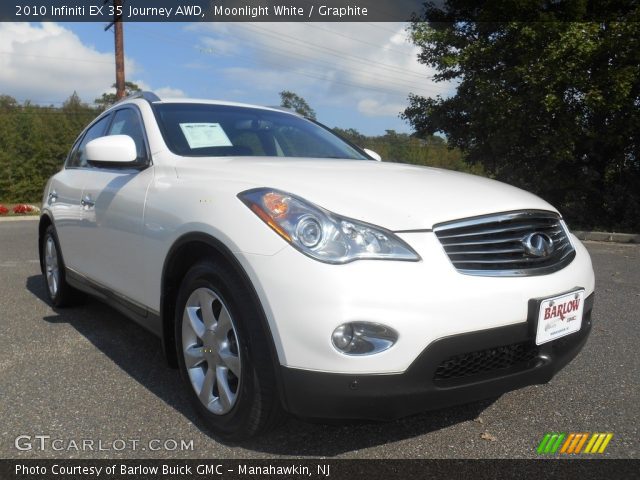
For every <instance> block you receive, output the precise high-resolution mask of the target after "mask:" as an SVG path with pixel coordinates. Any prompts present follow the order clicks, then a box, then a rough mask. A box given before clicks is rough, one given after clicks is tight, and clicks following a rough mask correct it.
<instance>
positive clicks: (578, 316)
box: [536, 290, 584, 345]
mask: <svg viewBox="0 0 640 480" xmlns="http://www.w3.org/2000/svg"><path fill="white" fill-rule="evenodd" d="M583 309H584V290H576V291H575V292H571V293H566V294H564V295H559V296H557V297H552V298H546V299H544V300H543V301H542V302H540V311H539V312H538V329H537V333H536V345H542V344H543V343H547V342H550V341H552V340H555V339H556V338H560V337H564V336H565V335H569V334H571V333H575V332H577V331H578V330H580V327H581V326H582V311H583Z"/></svg>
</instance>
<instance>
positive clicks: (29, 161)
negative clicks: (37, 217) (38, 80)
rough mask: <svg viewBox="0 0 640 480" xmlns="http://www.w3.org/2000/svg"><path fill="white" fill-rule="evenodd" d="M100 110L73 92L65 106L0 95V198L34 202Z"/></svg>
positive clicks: (5, 200) (11, 200)
mask: <svg viewBox="0 0 640 480" xmlns="http://www.w3.org/2000/svg"><path fill="white" fill-rule="evenodd" d="M97 114H98V110H96V109H95V108H92V107H90V106H88V105H86V104H84V103H82V102H81V101H80V98H79V97H78V95H77V94H75V93H74V94H73V95H71V96H70V97H69V98H68V99H67V100H66V101H65V102H64V103H63V105H62V108H54V107H53V106H36V105H32V104H31V103H29V102H25V103H23V104H19V103H18V102H17V101H16V100H15V99H14V98H12V97H9V96H6V95H0V145H1V146H2V148H0V201H3V202H25V201H27V202H35V201H37V200H39V199H40V197H41V195H42V190H43V188H44V184H45V183H46V181H47V179H48V178H49V177H50V176H51V175H52V174H54V173H55V172H57V171H58V170H60V167H61V166H62V164H63V163H64V160H65V158H66V155H67V153H68V151H69V149H70V148H71V145H72V143H73V141H74V140H75V139H76V137H77V136H78V134H79V133H80V132H81V131H82V130H83V129H84V127H85V126H86V125H87V124H88V123H89V122H90V121H91V120H92V119H93V118H95V116H96V115H97Z"/></svg>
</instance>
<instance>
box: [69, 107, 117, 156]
mask: <svg viewBox="0 0 640 480" xmlns="http://www.w3.org/2000/svg"><path fill="white" fill-rule="evenodd" d="M110 117H111V115H107V116H105V117H103V118H101V119H100V120H98V121H97V122H96V123H94V124H93V125H92V126H91V127H90V128H89V130H87V131H86V133H85V134H84V137H83V138H82V140H81V141H80V143H79V144H77V147H76V148H75V149H74V150H73V151H72V152H71V155H69V160H68V161H67V167H71V168H74V167H75V168H77V167H86V166H87V156H86V155H85V151H84V150H85V149H84V147H85V146H86V145H87V143H89V142H90V141H91V140H94V139H96V138H99V137H102V136H104V131H105V130H106V128H107V125H109V118H110Z"/></svg>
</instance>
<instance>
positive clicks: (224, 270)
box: [175, 262, 281, 440]
mask: <svg viewBox="0 0 640 480" xmlns="http://www.w3.org/2000/svg"><path fill="white" fill-rule="evenodd" d="M175 326H176V331H175V337H176V349H177V352H178V364H179V368H180V373H181V376H182V378H183V380H184V382H185V384H186V386H187V390H188V392H189V397H190V400H191V402H192V404H193V405H194V407H195V409H196V411H197V412H198V414H199V415H200V416H201V417H202V418H203V419H204V420H205V422H206V423H207V425H208V426H209V427H210V428H211V429H212V430H213V431H214V432H215V434H217V435H218V436H220V437H221V438H224V439H227V440H242V439H246V438H249V437H251V436H253V435H256V434H257V433H260V432H263V431H265V430H267V429H269V428H271V427H272V426H274V425H275V424H276V423H277V420H278V419H279V418H280V417H281V406H280V401H279V398H278V395H277V390H276V386H275V375H274V372H273V364H272V359H271V355H270V352H269V349H268V346H267V345H268V343H267V341H268V339H267V338H265V332H264V331H263V328H262V325H261V324H260V317H259V311H258V309H257V307H256V305H255V303H254V301H253V299H252V298H251V296H250V295H249V294H248V292H247V289H246V288H244V286H243V284H242V282H241V281H240V280H239V279H238V277H237V275H236V274H235V272H233V271H232V270H231V269H229V268H228V267H227V266H226V265H223V264H217V263H212V262H201V263H198V264H196V265H195V266H193V267H192V268H191V269H190V270H189V271H188V272H187V274H186V276H185V277H184V279H183V281H182V284H181V287H180V291H179V294H178V299H177V309H176V321H175Z"/></svg>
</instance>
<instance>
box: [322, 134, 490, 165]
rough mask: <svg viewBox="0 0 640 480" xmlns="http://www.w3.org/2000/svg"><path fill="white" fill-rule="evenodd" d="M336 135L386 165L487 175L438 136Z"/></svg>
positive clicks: (458, 150)
mask: <svg viewBox="0 0 640 480" xmlns="http://www.w3.org/2000/svg"><path fill="white" fill-rule="evenodd" d="M333 131H334V132H336V133H337V134H338V135H340V136H341V137H343V138H345V139H347V140H349V141H350V142H351V143H353V144H355V145H357V146H359V147H361V148H368V149H370V150H373V151H374V152H376V153H378V154H379V155H380V156H381V157H382V159H383V160H384V161H385V162H399V163H410V164H413V165H422V166H427V167H438V168H446V169H449V170H457V171H461V172H467V173H474V174H476V175H483V174H484V169H483V168H482V165H469V164H468V163H467V162H465V160H464V157H463V155H462V152H461V151H460V149H458V148H448V146H447V143H446V141H445V140H444V138H442V137H439V136H437V135H429V136H428V137H426V138H418V137H417V136H415V135H408V134H406V133H398V132H396V131H395V130H387V131H386V133H385V134H384V135H379V136H366V135H363V134H362V133H360V132H358V131H357V130H355V129H353V128H348V129H342V128H337V127H336V128H334V129H333Z"/></svg>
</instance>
